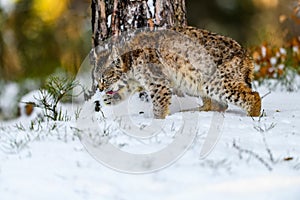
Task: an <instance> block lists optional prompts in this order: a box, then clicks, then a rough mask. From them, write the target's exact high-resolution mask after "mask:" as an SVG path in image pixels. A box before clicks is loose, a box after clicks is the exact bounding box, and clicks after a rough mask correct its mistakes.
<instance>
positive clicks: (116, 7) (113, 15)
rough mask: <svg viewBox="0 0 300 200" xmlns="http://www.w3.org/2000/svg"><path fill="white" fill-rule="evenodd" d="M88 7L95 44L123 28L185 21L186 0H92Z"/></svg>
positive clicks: (115, 34)
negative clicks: (90, 11) (90, 12)
mask: <svg viewBox="0 0 300 200" xmlns="http://www.w3.org/2000/svg"><path fill="white" fill-rule="evenodd" d="M152 3H153V5H151V4H152ZM91 8H92V31H93V37H92V39H93V46H94V47H95V46H97V45H98V44H99V42H100V41H103V40H105V39H107V38H109V37H112V36H118V35H120V33H121V32H123V31H129V30H134V29H137V28H143V27H149V28H150V29H154V28H155V27H165V28H170V27H174V26H186V25H187V21H186V7H185V0H153V1H150V0H135V1H132V0H92V4H91ZM150 8H154V9H150Z"/></svg>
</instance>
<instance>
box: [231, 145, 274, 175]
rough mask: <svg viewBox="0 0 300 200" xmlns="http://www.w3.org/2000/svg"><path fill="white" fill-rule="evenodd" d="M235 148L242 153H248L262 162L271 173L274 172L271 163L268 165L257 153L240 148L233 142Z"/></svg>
mask: <svg viewBox="0 0 300 200" xmlns="http://www.w3.org/2000/svg"><path fill="white" fill-rule="evenodd" d="M233 147H234V148H235V149H237V150H238V151H239V152H240V153H246V154H249V155H250V156H253V157H254V158H256V159H257V160H258V161H259V162H261V163H262V164H263V165H264V166H265V167H266V168H267V169H268V170H269V171H272V170H273V168H272V167H271V165H270V164H269V163H267V162H266V161H265V160H264V159H263V158H262V157H260V156H259V155H258V154H257V153H254V152H253V151H250V150H248V149H242V148H241V147H240V146H238V145H237V144H236V143H235V141H233Z"/></svg>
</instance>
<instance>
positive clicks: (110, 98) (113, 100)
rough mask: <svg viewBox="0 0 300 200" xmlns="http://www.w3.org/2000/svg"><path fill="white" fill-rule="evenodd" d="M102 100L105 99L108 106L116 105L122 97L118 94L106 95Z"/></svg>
mask: <svg viewBox="0 0 300 200" xmlns="http://www.w3.org/2000/svg"><path fill="white" fill-rule="evenodd" d="M102 98H103V102H104V103H105V104H106V105H115V104H117V103H119V102H120V101H121V100H122V98H121V96H120V95H119V94H118V93H114V94H105V95H103V96H102Z"/></svg>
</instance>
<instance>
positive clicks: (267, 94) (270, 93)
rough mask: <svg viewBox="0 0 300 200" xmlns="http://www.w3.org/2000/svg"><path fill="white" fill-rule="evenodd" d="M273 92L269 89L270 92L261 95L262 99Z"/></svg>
mask: <svg viewBox="0 0 300 200" xmlns="http://www.w3.org/2000/svg"><path fill="white" fill-rule="evenodd" d="M271 93H272V92H271V91H269V92H268V93H266V94H264V95H263V96H262V97H261V99H263V98H265V97H267V96H269V95H270V94H271Z"/></svg>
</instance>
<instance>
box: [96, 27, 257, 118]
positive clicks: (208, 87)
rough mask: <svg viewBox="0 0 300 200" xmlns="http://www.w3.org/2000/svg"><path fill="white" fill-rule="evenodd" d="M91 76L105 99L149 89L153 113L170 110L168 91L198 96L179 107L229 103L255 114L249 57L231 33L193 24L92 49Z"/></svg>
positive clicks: (220, 107) (163, 114) (220, 106)
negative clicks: (94, 56) (109, 47)
mask: <svg viewBox="0 0 300 200" xmlns="http://www.w3.org/2000/svg"><path fill="white" fill-rule="evenodd" d="M95 53H96V54H97V60H96V61H95V66H96V67H95V70H94V77H95V79H96V80H97V81H98V87H99V89H100V90H101V91H105V92H106V95H105V97H104V99H105V102H106V103H107V104H117V103H118V102H120V101H122V100H123V99H125V98H126V97H127V96H128V95H129V94H131V93H132V92H136V91H142V90H145V91H147V92H149V93H150V97H151V100H152V103H153V113H154V116H155V117H156V118H165V117H166V115H168V112H169V105H170V102H171V96H172V93H176V94H178V95H181V96H182V95H183V94H185V95H189V96H195V97H201V98H202V100H203V106H201V107H199V108H196V109H191V110H183V111H192V110H199V111H224V110H226V109H227V107H228V103H231V104H234V105H237V106H239V107H241V108H243V109H244V110H245V111H246V112H247V114H248V115H249V116H259V115H260V110H261V98H260V96H259V94H258V93H257V92H255V91H252V89H251V82H252V79H253V75H252V74H253V68H254V65H253V62H252V60H251V58H250V57H249V55H248V54H247V52H246V50H245V49H243V48H242V47H241V46H240V45H239V44H238V43H237V42H236V41H234V40H233V39H231V38H228V37H225V36H221V35H218V34H216V33H211V32H209V31H206V30H201V29H197V28H194V27H185V28H175V29H172V30H161V31H152V32H140V33H137V34H135V35H134V36H133V37H132V38H131V39H130V40H129V42H128V43H127V44H124V45H123V46H117V47H113V48H112V50H111V51H100V52H95Z"/></svg>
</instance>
